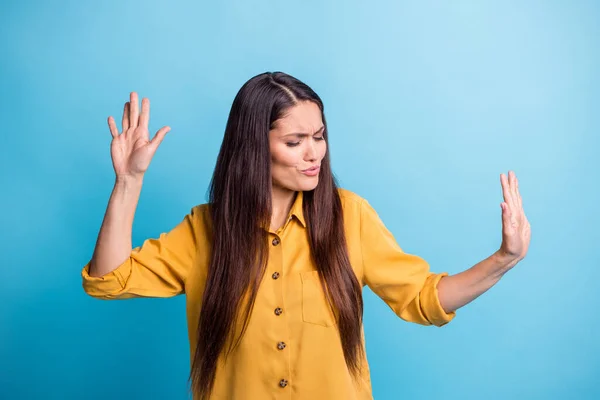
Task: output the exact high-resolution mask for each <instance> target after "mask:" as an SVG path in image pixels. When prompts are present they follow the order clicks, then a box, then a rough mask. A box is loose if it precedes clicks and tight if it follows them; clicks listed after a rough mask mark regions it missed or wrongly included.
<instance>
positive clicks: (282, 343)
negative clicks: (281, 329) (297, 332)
mask: <svg viewBox="0 0 600 400" xmlns="http://www.w3.org/2000/svg"><path fill="white" fill-rule="evenodd" d="M277 348H278V349H279V350H283V349H285V342H279V343H277Z"/></svg>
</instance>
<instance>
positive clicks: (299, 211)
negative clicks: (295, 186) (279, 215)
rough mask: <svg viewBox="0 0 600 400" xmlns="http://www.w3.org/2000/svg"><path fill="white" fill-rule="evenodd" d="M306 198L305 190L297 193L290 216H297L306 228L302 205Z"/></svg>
mask: <svg viewBox="0 0 600 400" xmlns="http://www.w3.org/2000/svg"><path fill="white" fill-rule="evenodd" d="M303 198H304V192H303V191H301V190H300V191H298V192H297V194H296V199H295V200H294V204H292V208H291V210H290V216H295V217H296V218H297V219H298V221H300V223H301V224H302V226H303V227H305V228H306V221H305V220H304V211H303V207H302V201H303Z"/></svg>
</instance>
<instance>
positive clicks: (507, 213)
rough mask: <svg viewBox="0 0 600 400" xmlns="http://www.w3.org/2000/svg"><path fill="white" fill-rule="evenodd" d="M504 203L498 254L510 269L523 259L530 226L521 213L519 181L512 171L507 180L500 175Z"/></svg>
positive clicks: (529, 238)
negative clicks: (500, 242)
mask: <svg viewBox="0 0 600 400" xmlns="http://www.w3.org/2000/svg"><path fill="white" fill-rule="evenodd" d="M500 182H501V184H502V194H503V195H504V201H503V202H502V204H500V207H501V208H502V245H501V246H500V250H499V253H500V254H501V255H502V257H503V258H504V259H505V260H507V264H508V265H507V266H508V267H509V268H512V267H513V266H514V265H516V264H517V263H518V262H519V261H521V260H522V259H523V258H525V255H526V254H527V250H528V249H529V242H530V240H531V226H530V225H529V221H528V220H527V217H526V216H525V212H524V211H523V202H522V200H521V194H520V193H519V181H518V180H517V177H516V175H515V173H514V172H513V171H509V172H508V178H507V177H506V175H504V174H500Z"/></svg>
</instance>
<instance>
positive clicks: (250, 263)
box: [190, 72, 364, 399]
mask: <svg viewBox="0 0 600 400" xmlns="http://www.w3.org/2000/svg"><path fill="white" fill-rule="evenodd" d="M300 101H312V102H314V103H315V104H317V105H318V106H319V108H320V109H321V115H322V118H323V124H324V126H325V129H324V137H325V140H326V143H328V134H327V123H326V121H325V115H324V112H323V102H322V101H321V99H320V98H319V96H318V95H317V94H316V93H315V92H314V91H313V90H312V89H311V88H310V87H308V86H307V85H306V84H304V83H302V82H301V81H299V80H298V79H296V78H294V77H292V76H290V75H287V74H284V73H282V72H275V73H263V74H260V75H257V76H255V77H253V78H252V79H250V80H249V81H248V82H246V83H245V84H244V85H243V86H242V88H241V89H240V90H239V92H238V93H237V95H236V97H235V99H234V100H233V104H232V107H231V111H230V113H229V118H228V120H227V126H226V128H225V135H224V137H223V143H222V145H221V149H220V151H219V156H218V158H217V163H216V167H215V170H214V174H213V177H212V180H211V183H210V195H209V197H210V200H209V204H210V211H211V217H212V232H213V241H212V253H211V256H210V257H211V258H210V266H209V270H208V276H207V281H206V287H205V290H204V294H203V299H202V307H201V311H200V319H199V321H198V338H197V345H196V352H195V354H194V358H193V360H192V367H191V372H190V379H191V381H192V392H193V393H194V394H195V395H197V396H199V398H200V399H205V398H208V397H209V395H210V393H211V391H212V389H213V386H214V379H215V375H216V370H217V363H218V359H219V356H220V355H221V353H223V352H224V351H225V355H227V354H229V352H230V351H231V350H233V348H234V347H235V345H237V343H239V340H240V339H241V336H242V335H243V333H244V331H245V329H246V327H247V324H248V321H249V318H250V313H251V311H252V307H253V305H254V301H255V299H256V293H257V290H258V286H259V284H260V282H261V280H262V277H263V274H264V271H265V268H266V264H267V261H268V252H269V249H268V227H269V226H270V223H271V213H272V204H271V190H272V186H271V185H272V178H271V156H270V150H269V131H270V129H272V127H273V124H274V122H275V121H277V120H278V119H279V118H282V117H283V116H284V115H285V112H286V110H288V109H289V108H290V107H292V106H294V105H295V104H297V103H298V102H300ZM303 212H304V216H305V219H306V223H307V227H308V233H309V239H310V251H311V256H312V258H313V260H314V262H315V265H316V266H317V270H318V271H319V276H320V277H321V284H322V287H324V288H325V289H324V290H325V294H326V297H327V299H328V301H329V302H330V304H331V305H332V306H333V309H334V310H335V316H336V322H337V326H338V329H339V332H340V337H341V342H342V346H343V350H344V356H345V359H346V364H347V366H348V368H349V370H350V372H351V373H352V374H353V375H355V376H356V375H358V374H359V371H360V361H361V357H362V356H363V352H364V348H363V346H362V335H361V328H362V314H363V301H362V292H361V287H360V284H359V282H358V280H357V278H356V275H355V274H354V272H353V270H352V267H351V265H350V261H349V257H348V251H347V247H346V239H345V235H344V222H343V215H342V205H341V200H340V197H339V194H338V190H337V182H336V179H335V177H334V176H333V173H332V171H331V164H330V158H329V152H326V154H325V157H324V158H323V160H322V161H321V171H320V173H319V183H318V185H317V187H316V188H315V189H314V190H312V191H308V192H304V193H303ZM242 306H244V313H243V314H239V312H240V308H241V307H242ZM240 315H241V316H242V318H243V329H242V331H241V334H240V336H239V338H238V340H237V341H234V340H231V337H230V336H231V335H233V332H234V331H235V321H236V320H237V318H238V317H239V316H240ZM228 342H229V344H230V345H229V346H226V344H227V343H228ZM226 347H227V349H226Z"/></svg>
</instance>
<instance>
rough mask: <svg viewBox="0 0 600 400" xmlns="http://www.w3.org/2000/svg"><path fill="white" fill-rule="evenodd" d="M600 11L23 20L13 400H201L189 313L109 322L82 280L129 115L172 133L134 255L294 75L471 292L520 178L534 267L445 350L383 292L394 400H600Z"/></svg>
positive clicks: (10, 28) (396, 9) (87, 9)
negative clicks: (513, 178)
mask: <svg viewBox="0 0 600 400" xmlns="http://www.w3.org/2000/svg"><path fill="white" fill-rule="evenodd" d="M599 18H600V4H599V3H598V2H593V1H572V2H563V1H528V2H520V1H494V2H479V1H453V2H432V1H421V2H404V1H403V2H397V1H374V2H370V3H369V4H367V2H364V1H363V2H356V1H340V0H336V1H306V0H305V1H299V0H297V1H285V0H283V1H282V0H280V1H275V0H272V1H259V2H257V1H240V0H238V1H222V2H192V1H170V2H166V1H165V2H159V1H149V0H146V1H126V2H122V1H115V0H111V1H101V2H100V1H93V2H92V1H53V2H43V1H23V2H16V1H9V2H3V3H2V5H1V6H0V41H1V42H0V45H1V64H0V121H1V133H0V135H1V142H0V151H1V157H0V167H1V168H0V171H1V175H0V178H1V182H0V183H1V186H0V187H1V188H2V189H1V192H2V195H1V196H0V207H1V209H2V210H3V212H2V213H1V214H0V226H1V227H2V231H1V232H2V233H0V235H2V239H1V240H0V251H1V255H2V260H1V262H0V263H1V267H0V398H1V399H42V398H43V399H61V400H65V399H68V400H70V399H90V400H94V399H132V398H136V399H137V398H139V399H146V398H148V399H184V398H186V391H187V389H186V381H187V376H188V369H189V361H188V356H189V355H188V351H189V350H188V342H187V332H186V322H185V308H184V305H185V303H184V300H185V299H184V298H183V297H178V298H172V299H165V300H159V299H139V300H127V301H115V302H107V301H99V300H95V299H92V298H90V297H88V296H87V295H85V294H84V292H83V290H82V288H81V277H80V270H81V268H82V267H83V265H84V264H85V263H86V262H87V261H88V259H89V258H90V257H91V255H92V251H93V248H94V245H95V241H96V237H97V234H98V229H99V227H100V224H101V222H102V217H103V215H104V211H105V209H106V204H107V201H108V198H109V195H110V191H111V189H112V185H113V182H114V172H113V170H112V165H111V160H110V150H109V149H110V148H109V146H110V140H111V135H110V133H109V130H108V126H107V123H106V119H107V117H108V116H109V115H112V116H114V117H115V118H116V120H117V121H118V123H119V125H120V120H121V112H122V107H123V103H124V102H126V101H127V100H128V96H129V92H130V91H137V92H138V93H139V95H140V97H149V98H150V100H151V102H152V114H151V120H150V130H151V134H152V135H153V134H154V133H155V132H156V131H157V130H158V129H159V128H160V127H161V126H163V125H170V126H171V128H172V131H171V132H170V133H169V134H168V135H167V137H166V139H165V140H164V142H163V144H162V145H161V147H160V148H159V149H158V152H157V154H156V156H155V158H154V160H153V161H152V164H151V166H150V169H149V170H148V173H147V175H146V179H145V183H144V188H143V191H142V195H141V199H140V202H139V207H138V210H137V214H136V219H135V223H134V234H133V242H134V245H139V244H141V243H142V241H143V240H144V239H145V238H147V237H156V236H158V234H159V233H160V232H163V231H167V230H169V229H171V228H172V227H174V226H175V225H176V224H177V223H178V222H179V221H180V220H181V219H182V217H183V216H184V215H185V214H186V213H187V212H188V211H189V209H190V208H191V207H192V206H193V205H196V204H200V203H204V202H205V201H206V190H207V188H208V183H209V179H210V177H211V173H212V170H213V168H214V163H215V160H216V156H217V153H218V150H219V146H220V143H221V140H222V135H223V132H224V128H225V123H226V119H227V115H228V112H229V108H230V106H231V102H232V100H233V98H234V96H235V94H236V92H237V91H238V89H239V88H240V87H241V85H242V84H243V83H244V82H245V81H246V80H247V79H249V78H250V77H252V76H254V75H256V74H258V73H260V72H264V71H276V70H281V71H285V72H287V73H290V74H292V75H294V76H296V77H298V78H299V79H301V80H303V81H305V82H306V83H307V84H309V85H310V86H311V87H313V89H314V90H315V91H316V92H317V93H318V94H319V95H320V96H321V97H322V99H323V101H324V103H325V112H326V117H327V119H328V123H329V129H330V137H331V145H330V151H331V154H332V162H333V168H334V172H335V173H336V175H337V176H338V178H339V180H340V183H341V186H342V187H345V188H347V189H349V190H352V191H355V192H356V193H358V194H359V195H361V196H363V197H365V198H367V199H368V200H369V201H370V202H371V204H372V205H373V206H374V207H375V208H376V210H377V211H378V212H379V214H380V215H381V217H382V219H383V221H384V222H385V223H386V225H387V226H388V228H389V229H390V230H391V231H392V232H393V233H394V236H395V237H396V239H397V241H398V242H399V243H400V245H401V246H402V247H403V248H404V250H405V251H407V252H410V253H415V254H418V255H420V256H422V257H423V258H425V259H426V260H427V261H428V262H429V263H430V265H431V268H432V270H434V271H448V272H450V273H457V272H460V271H462V270H464V269H466V268H469V267H471V266H472V265H474V264H475V263H477V262H478V261H480V260H482V259H484V258H486V257H488V256H489V255H490V254H492V253H493V252H494V251H495V250H497V248H498V246H499V245H500V238H501V236H500V235H501V210H500V203H501V201H502V196H501V187H500V180H499V175H500V173H502V172H504V173H506V172H508V170H509V169H512V170H515V171H516V173H517V176H518V177H519V180H520V187H521V193H522V195H523V198H524V206H525V211H526V213H527V215H528V217H529V220H530V222H531V225H532V242H531V247H530V251H529V254H528V256H527V258H526V259H525V260H524V261H522V262H521V263H520V264H519V265H517V267H516V268H515V269H514V270H512V271H511V272H510V273H509V274H507V275H506V276H505V277H504V278H503V279H502V280H501V282H500V283H499V284H498V285H497V286H495V287H493V288H492V289H491V290H490V291H489V292H487V293H486V294H484V295H483V296H482V297H480V298H478V299H477V300H475V301H474V302H473V303H471V304H469V305H467V306H466V307H464V308H462V309H460V310H458V312H457V316H456V318H455V319H454V320H453V321H452V322H451V323H450V324H448V325H446V326H445V327H443V328H436V327H423V326H419V325H415V324H409V323H406V322H404V321H402V320H400V319H399V318H397V317H396V316H395V315H394V314H393V313H392V311H391V310H390V309H389V308H388V307H387V306H386V305H385V303H383V301H381V300H380V299H379V298H378V297H376V296H374V295H373V293H372V292H370V291H369V290H368V289H365V301H366V308H365V330H366V336H367V352H368V358H369V361H370V364H371V370H372V381H373V391H374V396H375V398H376V399H378V400H380V399H400V398H402V399H436V398H444V399H482V398H486V399H597V398H600V389H599V388H598V384H599V383H600V361H599V359H600V343H599V341H598V337H599V335H598V330H599V328H600V319H599V318H598V306H599V305H600V301H599V300H598V282H599V280H600V256H599V252H598V249H599V244H598V243H599V241H600V234H599V233H598V226H599V223H600V217H599V213H598V208H597V207H598V205H600V191H599V189H598V183H599V182H600V168H599V166H600V162H599V161H598V158H597V156H598V155H597V153H598V152H599V151H600V146H599V145H600V139H599V128H600V122H599V116H600V112H599V111H600V107H599V104H600V102H599V100H600V79H599V74H598V71H599V70H600V25H599V24H598V20H599Z"/></svg>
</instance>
